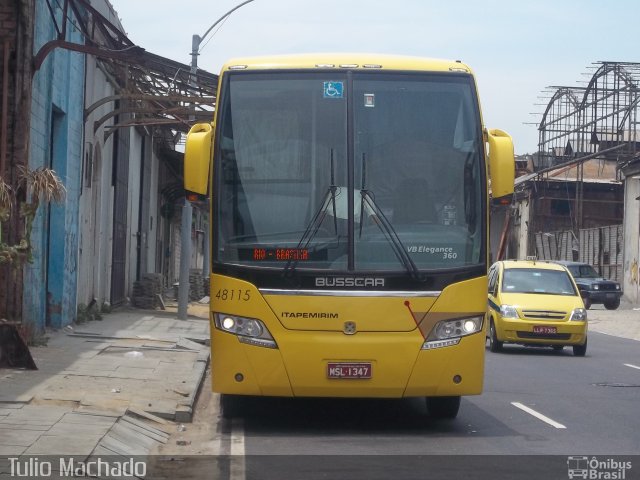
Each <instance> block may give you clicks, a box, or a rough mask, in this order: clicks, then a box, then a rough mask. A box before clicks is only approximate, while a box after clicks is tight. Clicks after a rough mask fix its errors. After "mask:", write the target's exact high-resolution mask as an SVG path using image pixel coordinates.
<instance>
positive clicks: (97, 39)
mask: <svg viewBox="0 0 640 480" xmlns="http://www.w3.org/2000/svg"><path fill="white" fill-rule="evenodd" d="M45 1H46V3H47V5H48V7H49V12H50V14H51V18H52V20H53V22H54V24H55V28H56V31H57V37H58V38H57V39H56V40H53V41H50V42H48V43H46V44H45V45H43V46H42V48H41V49H40V50H39V51H38V52H37V53H36V55H35V57H34V69H35V70H38V69H39V68H40V67H41V66H42V64H43V62H44V60H45V59H46V57H47V55H48V54H49V53H50V52H52V51H53V50H54V49H56V48H64V49H68V50H72V51H76V52H81V53H85V54H89V55H94V56H95V57H97V58H98V59H99V60H100V61H101V63H102V65H103V67H104V68H105V70H106V71H107V72H108V74H109V75H110V76H111V78H112V79H113V80H114V81H115V83H116V84H117V85H118V86H119V89H120V91H119V92H118V93H117V94H116V95H113V96H110V97H106V98H104V99H102V100H99V101H98V102H96V103H94V104H93V105H90V106H88V107H87V109H86V111H85V118H87V116H88V115H89V114H90V113H91V112H93V111H94V110H95V109H97V108H98V107H100V106H101V105H104V104H106V103H109V102H115V103H114V108H113V110H112V111H111V112H110V113H109V114H107V115H105V116H103V117H102V118H100V119H99V120H97V121H96V122H94V131H97V130H98V128H100V126H101V125H102V124H104V123H106V122H107V121H108V120H110V119H111V118H113V119H114V122H115V123H114V124H113V125H112V126H109V127H108V128H106V129H105V136H106V137H108V136H109V135H111V133H113V131H114V130H115V129H117V128H121V127H130V126H136V125H139V126H147V127H158V128H157V129H156V131H160V132H162V133H163V134H164V135H165V136H166V139H167V140H168V141H169V142H171V141H172V140H173V141H174V143H175V140H176V137H179V135H178V133H179V132H186V131H188V129H189V127H190V125H192V124H193V123H194V122H198V121H200V122H203V121H204V122H207V121H211V120H212V118H213V109H214V108H215V101H216V89H217V85H218V77H217V75H214V74H212V73H209V72H206V71H204V70H201V69H198V70H197V72H195V73H191V71H190V66H189V65H186V64H182V63H179V62H175V61H173V60H169V59H167V58H164V57H161V56H159V55H154V54H152V53H149V52H147V51H146V50H144V49H143V48H141V47H139V46H136V45H135V44H134V43H133V42H132V41H131V40H129V38H128V37H127V36H126V35H125V34H124V33H123V32H122V31H120V30H119V29H118V28H117V27H116V26H115V25H113V24H112V23H111V22H109V20H107V19H106V18H105V17H104V16H103V15H101V14H100V13H99V12H98V11H97V10H95V9H94V8H93V7H92V6H91V5H90V3H89V2H88V1H87V0H63V1H62V4H61V0H45ZM52 1H53V2H55V7H57V8H54V4H52ZM69 28H73V29H78V30H80V32H81V33H82V35H83V37H84V41H85V43H84V44H79V43H73V42H69V41H67V40H66V37H67V29H69Z"/></svg>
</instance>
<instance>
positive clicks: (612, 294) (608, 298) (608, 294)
mask: <svg viewBox="0 0 640 480" xmlns="http://www.w3.org/2000/svg"><path fill="white" fill-rule="evenodd" d="M605 297H606V299H607V300H615V299H616V298H618V296H617V295H616V294H615V293H607V295H606V296H605Z"/></svg>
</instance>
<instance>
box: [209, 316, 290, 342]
mask: <svg viewBox="0 0 640 480" xmlns="http://www.w3.org/2000/svg"><path fill="white" fill-rule="evenodd" d="M213 318H214V323H215V326H216V328H217V329H219V330H222V331H223V332H228V333H232V334H234V335H237V336H238V340H240V341H241V342H242V343H248V344H250V345H256V346H259V347H268V348H278V345H277V344H276V342H275V340H274V339H273V337H272V336H271V333H269V330H268V329H267V326H266V325H265V324H264V323H263V322H262V321H261V320H258V319H256V318H247V317H239V316H237V315H226V314H223V313H214V314H213Z"/></svg>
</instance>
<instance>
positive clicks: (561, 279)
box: [502, 268, 576, 295]
mask: <svg viewBox="0 0 640 480" xmlns="http://www.w3.org/2000/svg"><path fill="white" fill-rule="evenodd" d="M502 292H504V293H538V294H545V295H576V291H575V288H574V287H573V283H572V282H571V278H570V277H569V275H568V274H567V273H566V272H564V271H560V270H546V269H537V268H507V269H505V271H504V274H503V276H502Z"/></svg>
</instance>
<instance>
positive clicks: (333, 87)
mask: <svg viewBox="0 0 640 480" xmlns="http://www.w3.org/2000/svg"><path fill="white" fill-rule="evenodd" d="M343 94H344V83H342V82H323V94H322V96H323V97H324V98H342V97H343Z"/></svg>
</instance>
